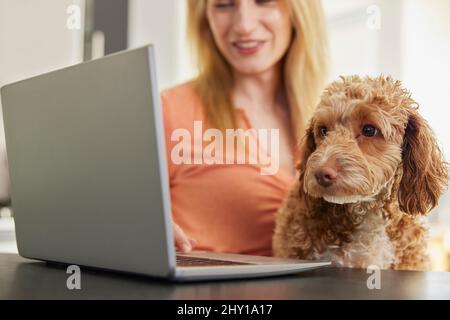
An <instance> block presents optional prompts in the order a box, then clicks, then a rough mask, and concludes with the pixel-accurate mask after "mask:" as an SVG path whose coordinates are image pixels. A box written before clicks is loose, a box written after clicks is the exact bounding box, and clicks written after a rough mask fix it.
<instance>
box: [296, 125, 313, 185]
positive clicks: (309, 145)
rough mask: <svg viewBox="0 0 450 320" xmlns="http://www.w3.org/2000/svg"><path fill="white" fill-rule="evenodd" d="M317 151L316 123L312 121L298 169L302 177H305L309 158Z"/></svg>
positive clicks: (307, 131) (305, 137) (301, 150)
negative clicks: (315, 138)
mask: <svg viewBox="0 0 450 320" xmlns="http://www.w3.org/2000/svg"><path fill="white" fill-rule="evenodd" d="M315 150H316V141H315V140H314V122H313V120H311V121H310V122H309V125H308V129H306V133H305V135H304V137H303V139H302V142H301V145H300V157H301V159H300V161H299V162H298V163H297V166H296V169H297V170H299V171H300V177H302V176H303V173H304V172H305V168H306V162H308V158H309V156H310V155H311V154H312V153H313V152H314V151H315Z"/></svg>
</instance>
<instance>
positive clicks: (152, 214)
mask: <svg viewBox="0 0 450 320" xmlns="http://www.w3.org/2000/svg"><path fill="white" fill-rule="evenodd" d="M1 98H2V104H3V114H4V122H5V133H6V147H7V153H8V161H9V169H10V175H11V197H12V207H13V211H14V218H15V223H16V236H17V245H18V249H19V253H20V254H21V255H22V256H24V257H28V258H34V259H40V260H47V261H56V262H63V263H69V264H77V265H85V266H92V267H97V268H103V269H111V270H119V271H125V272H132V273H139V274H146V275H153V276H160V277H161V276H162V277H164V276H168V275H169V274H173V272H174V268H175V251H174V243H173V236H172V227H171V221H170V219H171V215H170V212H171V211H170V198H169V185H168V176H167V162H166V152H165V143H164V130H163V119H162V113H161V108H160V104H159V93H158V89H157V84H156V77H155V63H154V50H153V48H152V46H146V47H142V48H138V49H134V50H129V51H124V52H121V53H117V54H114V55H110V56H106V57H104V58H101V59H98V60H94V61H90V62H86V63H82V64H79V65H76V66H72V67H69V68H65V69H62V70H59V71H55V72H51V73H48V74H44V75H41V76H38V77H34V78H31V79H28V80H24V81H20V82H17V83H14V84H11V85H7V86H5V87H3V88H2V89H1Z"/></svg>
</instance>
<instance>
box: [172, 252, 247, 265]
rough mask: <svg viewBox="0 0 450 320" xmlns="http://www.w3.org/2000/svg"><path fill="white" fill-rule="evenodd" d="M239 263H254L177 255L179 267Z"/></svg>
mask: <svg viewBox="0 0 450 320" xmlns="http://www.w3.org/2000/svg"><path fill="white" fill-rule="evenodd" d="M237 265H252V263H245V262H236V261H226V260H217V259H208V258H197V257H187V256H180V255H177V266H179V267H210V266H237Z"/></svg>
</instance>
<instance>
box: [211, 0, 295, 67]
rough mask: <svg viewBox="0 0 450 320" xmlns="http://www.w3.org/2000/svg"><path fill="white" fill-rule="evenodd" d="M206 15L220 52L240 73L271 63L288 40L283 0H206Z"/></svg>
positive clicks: (289, 33) (288, 24)
mask: <svg viewBox="0 0 450 320" xmlns="http://www.w3.org/2000/svg"><path fill="white" fill-rule="evenodd" d="M207 17H208V21H209V25H210V28H211V31H212V33H213V36H214V40H215V42H216V45H217V47H218V48H219V50H220V52H221V53H222V54H223V56H224V57H225V59H226V60H227V61H228V62H229V63H230V65H231V66H232V67H233V68H234V69H235V71H237V72H239V73H242V74H246V75H251V74H257V73H261V72H264V71H266V70H268V69H270V68H271V67H273V66H275V65H276V64H277V63H278V62H279V61H280V60H281V58H282V57H283V56H284V55H285V53H286V51H287V50H288V48H289V45H290V43H291V38H292V32H293V31H292V30H293V26H292V23H291V19H290V14H289V9H288V7H287V4H286V2H285V0H207Z"/></svg>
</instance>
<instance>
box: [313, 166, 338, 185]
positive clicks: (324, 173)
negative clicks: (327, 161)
mask: <svg viewBox="0 0 450 320" xmlns="http://www.w3.org/2000/svg"><path fill="white" fill-rule="evenodd" d="M314 176H315V177H316V180H317V183H319V184H320V185H321V186H322V187H325V188H326V187H329V186H331V185H332V184H333V182H334V181H335V180H336V178H337V171H336V169H333V168H330V167H320V168H318V169H317V170H316V172H315V173H314Z"/></svg>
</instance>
